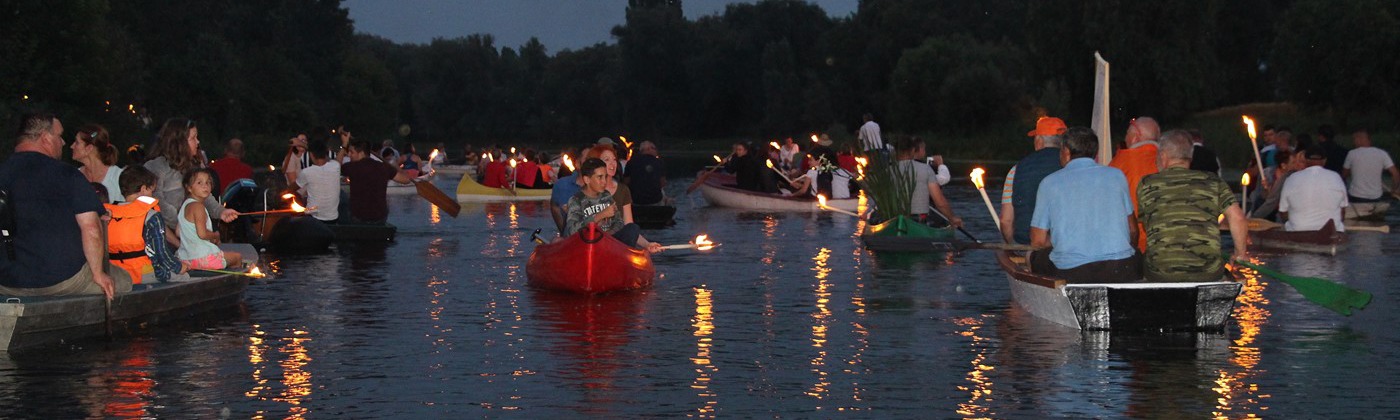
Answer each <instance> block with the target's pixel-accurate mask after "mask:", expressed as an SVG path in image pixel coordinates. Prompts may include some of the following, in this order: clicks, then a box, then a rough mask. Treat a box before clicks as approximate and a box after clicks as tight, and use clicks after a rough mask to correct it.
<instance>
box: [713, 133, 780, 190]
mask: <svg viewBox="0 0 1400 420" xmlns="http://www.w3.org/2000/svg"><path fill="white" fill-rule="evenodd" d="M763 159H764V158H763V157H761V156H758V154H756V153H752V152H751V151H750V150H749V146H748V145H747V144H744V143H734V156H732V157H730V158H729V160H728V161H727V162H725V165H724V169H725V170H726V171H729V172H730V173H732V174H734V182H735V187H737V188H739V189H741V190H749V191H759V192H768V190H767V189H765V188H764V185H763V184H764V183H763V172H764V171H769V170H768V168H766V167H764V165H763ZM770 172H771V171H770Z"/></svg>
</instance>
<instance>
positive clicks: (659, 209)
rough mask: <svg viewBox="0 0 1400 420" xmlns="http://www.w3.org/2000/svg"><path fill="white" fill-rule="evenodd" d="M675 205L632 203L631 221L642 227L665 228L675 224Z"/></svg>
mask: <svg viewBox="0 0 1400 420" xmlns="http://www.w3.org/2000/svg"><path fill="white" fill-rule="evenodd" d="M675 216H676V206H661V205H653V206H641V205H636V204H633V205H632V221H633V222H635V223H637V226H640V227H641V228H642V229H665V228H668V227H671V226H675V225H676V219H675Z"/></svg>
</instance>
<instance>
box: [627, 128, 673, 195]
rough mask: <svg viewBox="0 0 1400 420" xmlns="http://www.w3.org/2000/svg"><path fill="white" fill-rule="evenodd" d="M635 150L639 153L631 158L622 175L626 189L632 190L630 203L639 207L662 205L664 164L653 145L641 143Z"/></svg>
mask: <svg viewBox="0 0 1400 420" xmlns="http://www.w3.org/2000/svg"><path fill="white" fill-rule="evenodd" d="M637 150H638V151H639V152H641V153H638V154H637V155H635V156H633V157H632V161H631V162H628V164H627V170H626V171H625V172H624V173H623V175H622V176H623V180H624V181H626V182H627V188H628V189H631V190H632V203H633V204H636V205H639V206H651V205H658V204H662V201H665V199H666V194H665V193H663V192H662V188H665V187H666V163H665V162H662V161H661V157H659V156H658V153H657V151H656V144H655V143H652V142H650V141H643V142H641V143H639V144H637Z"/></svg>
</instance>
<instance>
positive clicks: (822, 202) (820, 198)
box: [817, 194, 860, 217]
mask: <svg viewBox="0 0 1400 420" xmlns="http://www.w3.org/2000/svg"><path fill="white" fill-rule="evenodd" d="M817 207H819V208H821V209H822V210H826V211H832V212H837V213H841V214H848V215H851V216H855V217H860V215H859V214H855V213H853V212H849V211H846V210H842V209H838V208H835V207H831V206H828V205H826V196H824V195H821V194H817Z"/></svg>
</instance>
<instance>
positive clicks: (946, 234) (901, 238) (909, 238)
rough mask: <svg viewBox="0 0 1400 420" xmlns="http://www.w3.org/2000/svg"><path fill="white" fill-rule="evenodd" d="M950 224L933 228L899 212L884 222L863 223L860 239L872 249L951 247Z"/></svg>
mask: <svg viewBox="0 0 1400 420" xmlns="http://www.w3.org/2000/svg"><path fill="white" fill-rule="evenodd" d="M954 230H955V229H954V228H953V227H944V228H935V227H930V226H928V225H925V224H923V223H919V222H917V221H914V220H913V219H910V218H909V217H908V216H899V217H895V218H894V219H890V220H886V221H885V222H884V223H880V224H874V225H866V226H865V231H863V232H861V234H860V239H861V241H863V242H865V248H866V249H869V250H872V251H905V252H930V251H953V250H956V249H957V245H958V244H957V240H956V237H955V235H954V233H953V232H954Z"/></svg>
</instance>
